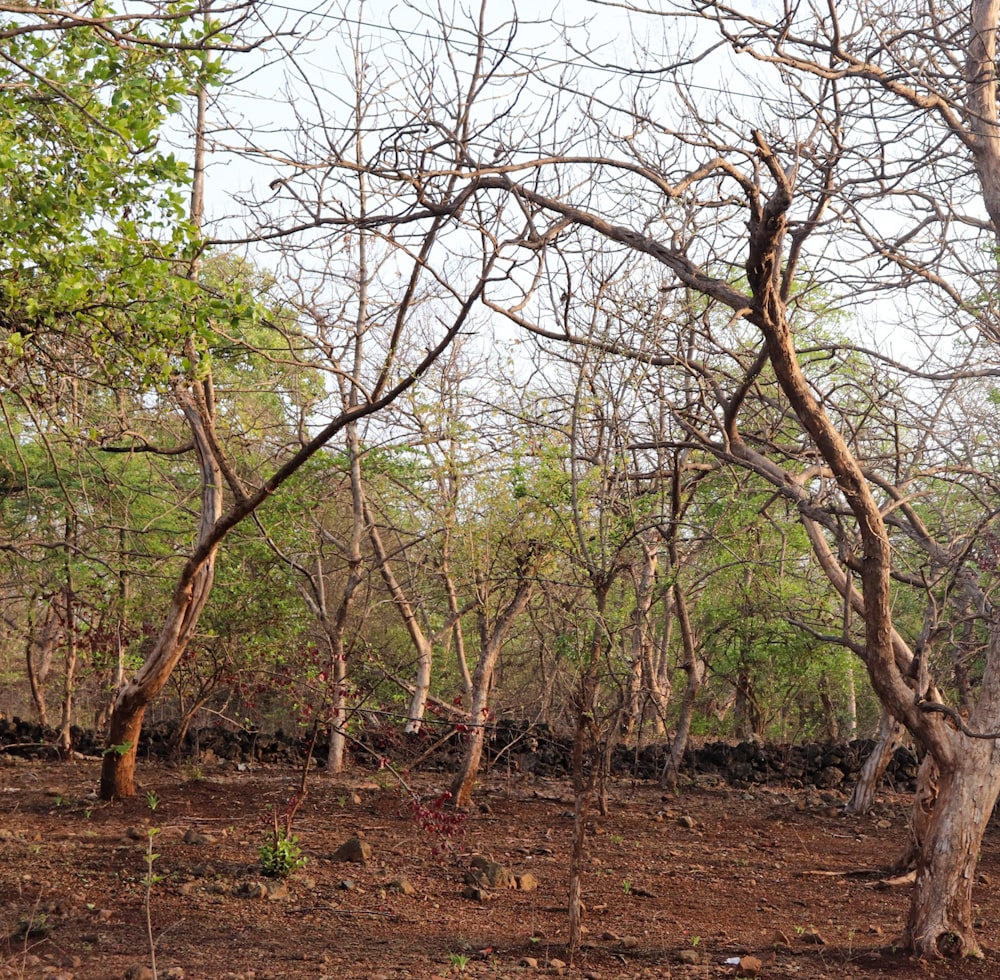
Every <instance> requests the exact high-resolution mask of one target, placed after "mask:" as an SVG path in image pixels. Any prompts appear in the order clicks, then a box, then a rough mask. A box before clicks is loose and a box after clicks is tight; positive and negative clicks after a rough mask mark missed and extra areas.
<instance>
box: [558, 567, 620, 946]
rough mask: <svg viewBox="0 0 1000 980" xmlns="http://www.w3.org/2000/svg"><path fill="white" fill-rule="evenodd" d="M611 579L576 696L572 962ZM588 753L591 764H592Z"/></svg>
mask: <svg viewBox="0 0 1000 980" xmlns="http://www.w3.org/2000/svg"><path fill="white" fill-rule="evenodd" d="M609 586H610V583H607V582H606V581H605V580H603V579H602V580H601V581H599V582H597V583H596V588H595V596H594V597H595V601H596V607H597V608H596V615H595V618H594V627H593V630H592V632H591V639H590V650H589V653H588V658H587V663H586V665H585V666H584V670H583V673H582V674H581V676H580V687H579V690H578V693H577V698H576V704H575V708H576V719H575V721H576V725H575V729H574V732H573V838H572V840H573V844H572V849H571V851H570V860H569V938H568V942H567V946H568V947H569V957H570V964H571V965H572V962H573V958H574V957H575V955H576V952H577V950H578V949H579V948H580V939H581V937H582V935H583V933H582V925H583V871H584V867H585V865H586V826H587V813H588V811H589V809H590V802H591V800H592V798H593V795H594V775H595V773H594V765H593V763H594V762H596V760H595V759H594V755H595V751H596V748H597V743H598V741H599V739H598V732H597V715H596V710H597V694H598V686H599V684H598V668H599V666H600V662H601V652H602V650H603V649H604V643H605V639H606V636H607V624H606V623H605V612H606V607H607V598H608V589H609ZM588 757H589V761H590V762H591V765H590V766H588V765H587V762H588Z"/></svg>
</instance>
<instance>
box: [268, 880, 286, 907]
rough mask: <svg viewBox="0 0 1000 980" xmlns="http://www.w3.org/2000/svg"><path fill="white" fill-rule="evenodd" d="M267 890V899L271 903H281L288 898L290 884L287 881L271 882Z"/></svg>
mask: <svg viewBox="0 0 1000 980" xmlns="http://www.w3.org/2000/svg"><path fill="white" fill-rule="evenodd" d="M264 887H265V888H266V889H267V899H268V901H269V902H280V901H281V900H282V899H284V898H288V895H289V891H288V883H287V882H285V881H269V882H268V883H267V884H266V885H265V886H264Z"/></svg>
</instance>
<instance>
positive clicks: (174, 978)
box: [162, 966, 185, 980]
mask: <svg viewBox="0 0 1000 980" xmlns="http://www.w3.org/2000/svg"><path fill="white" fill-rule="evenodd" d="M162 976H163V980H184V977H185V973H184V967H182V966H172V967H170V968H169V969H168V970H167V972H166V973H164V974H162Z"/></svg>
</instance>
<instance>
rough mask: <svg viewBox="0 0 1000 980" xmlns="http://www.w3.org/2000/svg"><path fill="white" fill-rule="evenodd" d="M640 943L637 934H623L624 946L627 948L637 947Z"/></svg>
mask: <svg viewBox="0 0 1000 980" xmlns="http://www.w3.org/2000/svg"><path fill="white" fill-rule="evenodd" d="M638 945H639V940H638V939H637V938H636V937H635V936H622V946H623V947H624V948H625V949H635V948H636V947H637V946H638Z"/></svg>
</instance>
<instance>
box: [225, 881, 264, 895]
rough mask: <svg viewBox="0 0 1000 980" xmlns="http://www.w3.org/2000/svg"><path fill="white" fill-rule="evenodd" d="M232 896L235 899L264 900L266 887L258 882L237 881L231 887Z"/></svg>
mask: <svg viewBox="0 0 1000 980" xmlns="http://www.w3.org/2000/svg"><path fill="white" fill-rule="evenodd" d="M233 895H234V896H235V897H236V898H266V897H267V886H265V885H262V884H261V883H260V882H259V881H238V882H236V884H235V885H233Z"/></svg>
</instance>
